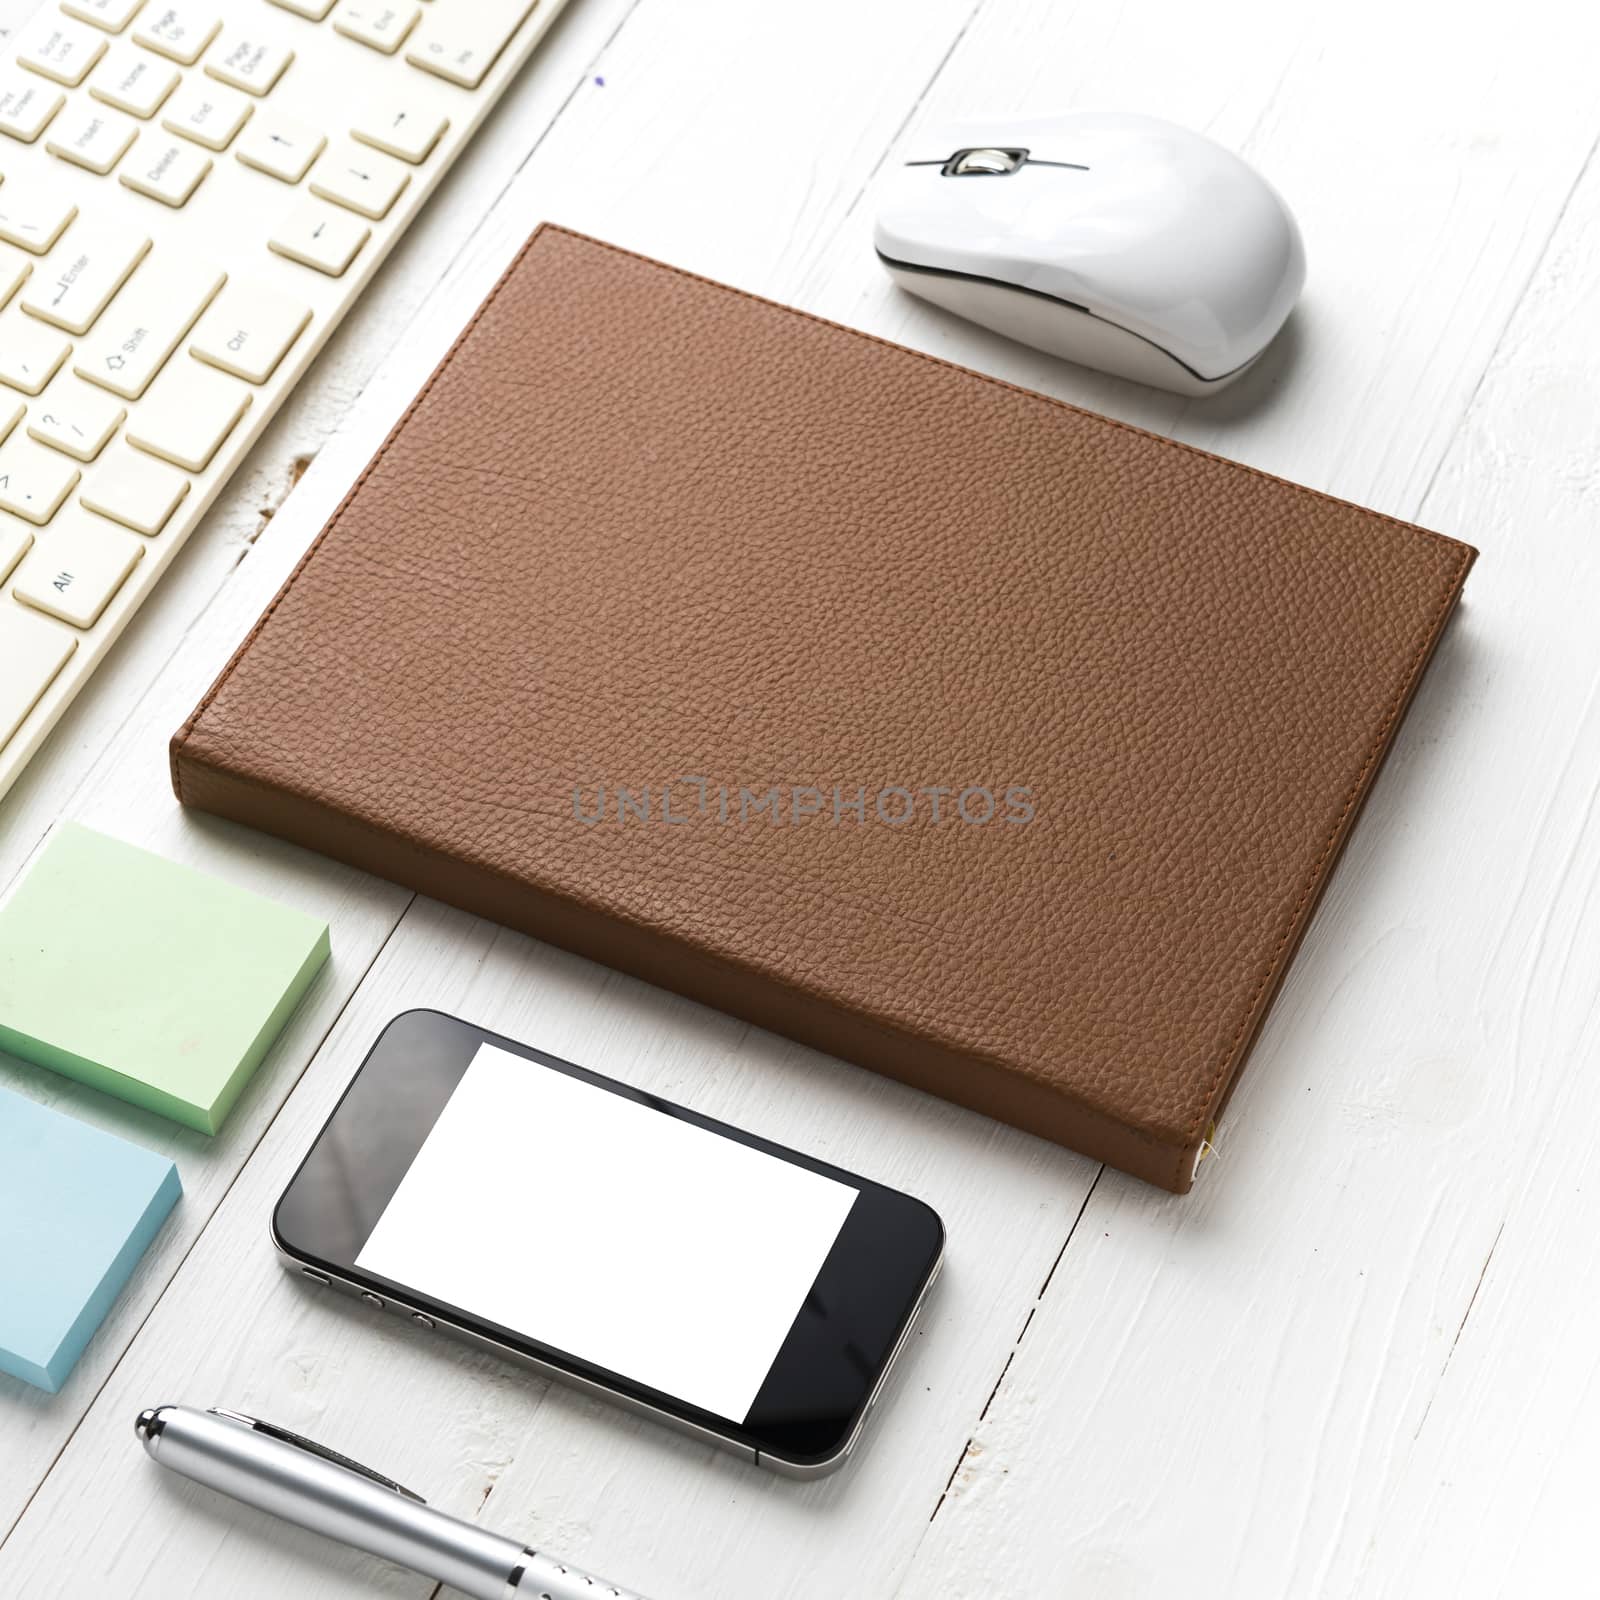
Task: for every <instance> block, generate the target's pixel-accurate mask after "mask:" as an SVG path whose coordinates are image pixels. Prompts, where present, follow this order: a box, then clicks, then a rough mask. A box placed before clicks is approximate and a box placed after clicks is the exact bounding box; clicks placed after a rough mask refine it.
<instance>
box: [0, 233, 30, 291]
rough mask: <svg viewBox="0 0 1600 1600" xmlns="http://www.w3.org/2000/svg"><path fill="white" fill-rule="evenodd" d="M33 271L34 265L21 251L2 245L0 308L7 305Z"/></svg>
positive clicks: (0, 246) (0, 249)
mask: <svg viewBox="0 0 1600 1600" xmlns="http://www.w3.org/2000/svg"><path fill="white" fill-rule="evenodd" d="M32 271H33V263H32V262H31V261H30V260H29V259H28V258H27V257H26V256H25V255H23V254H22V252H21V251H20V250H13V249H12V248H11V246H10V245H8V244H0V306H3V305H5V304H6V302H7V301H8V300H10V298H11V297H12V295H14V294H15V293H16V292H17V290H18V289H20V288H21V287H22V286H23V284H25V283H26V282H27V281H28V274H29V273H30V272H32Z"/></svg>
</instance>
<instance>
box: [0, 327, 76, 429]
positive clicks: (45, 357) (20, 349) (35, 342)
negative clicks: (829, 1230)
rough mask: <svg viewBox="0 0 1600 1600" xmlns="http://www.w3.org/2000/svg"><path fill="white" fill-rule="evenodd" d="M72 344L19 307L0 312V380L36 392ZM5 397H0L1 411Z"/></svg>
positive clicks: (65, 357) (57, 366)
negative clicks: (24, 313) (0, 398)
mask: <svg viewBox="0 0 1600 1600" xmlns="http://www.w3.org/2000/svg"><path fill="white" fill-rule="evenodd" d="M71 351H72V346H71V345H70V344H68V343H67V341H66V340H65V339H63V338H62V337H61V335H60V334H59V333H57V332H56V330H55V329H54V328H47V327H45V325H44V324H43V323H42V322H35V321H34V319H33V318H32V317H25V316H23V314H22V307H21V306H12V307H11V309H10V310H8V311H6V312H3V313H0V383H9V384H10V385H11V387H12V388H13V389H20V390H21V391H22V392H23V393H24V394H38V392H39V391H40V390H41V389H42V388H44V386H45V385H46V384H47V383H49V381H50V380H51V379H52V378H53V377H55V375H56V370H57V368H59V367H60V365H61V363H62V362H63V361H65V360H66V359H67V357H68V355H69V354H71ZM3 410H4V400H0V411H3Z"/></svg>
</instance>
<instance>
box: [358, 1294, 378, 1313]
mask: <svg viewBox="0 0 1600 1600" xmlns="http://www.w3.org/2000/svg"><path fill="white" fill-rule="evenodd" d="M361 1298H362V1299H363V1300H365V1301H366V1302H367V1304H368V1305H369V1306H371V1307H372V1309H373V1310H374V1311H382V1310H383V1301H381V1300H380V1299H379V1298H378V1297H377V1295H375V1294H363V1295H362V1296H361Z"/></svg>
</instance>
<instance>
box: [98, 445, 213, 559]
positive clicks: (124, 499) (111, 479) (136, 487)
mask: <svg viewBox="0 0 1600 1600" xmlns="http://www.w3.org/2000/svg"><path fill="white" fill-rule="evenodd" d="M188 492H189V480H188V479H187V478H186V477H184V475H183V474H182V473H181V472H177V471H175V470H174V469H173V468H171V467H169V466H167V465H166V464H165V463H164V462H161V461H154V460H152V459H151V458H150V457H149V456H147V455H143V454H141V453H140V452H139V451H137V450H130V449H129V448H128V446H127V445H125V444H117V445H113V446H112V447H111V449H110V450H109V451H108V452H107V453H106V456H105V458H104V460H102V461H101V463H100V464H99V466H97V467H96V468H95V470H94V471H93V472H91V473H90V474H89V476H88V479H87V480H86V481H85V483H84V486H83V489H82V491H81V492H80V493H79V495H78V499H79V500H80V501H81V502H82V503H83V504H84V505H86V506H88V508H89V509H90V510H91V511H98V512H99V513H100V515H101V516H102V517H110V518H112V519H113V520H114V521H116V522H120V523H121V524H122V525H123V527H125V528H132V529H133V531H134V532H135V533H143V534H147V535H149V536H151V537H153V536H154V535H156V534H158V533H160V532H161V530H162V529H163V528H164V527H166V525H167V520H168V518H170V517H171V515H172V513H173V512H174V511H176V510H177V509H178V507H179V505H180V504H182V501H183V497H184V496H185V495H186V494H188Z"/></svg>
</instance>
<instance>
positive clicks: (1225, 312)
mask: <svg viewBox="0 0 1600 1600" xmlns="http://www.w3.org/2000/svg"><path fill="white" fill-rule="evenodd" d="M908 156H909V159H907V160H906V161H905V162H904V163H903V164H902V165H901V166H899V167H898V168H897V169H896V170H895V171H894V173H893V174H892V175H891V177H890V179H889V180H888V182H887V184H886V186H885V193H884V198H883V203H882V206H881V208H880V210H879V213H878V222H877V229H876V234H875V240H876V244H877V247H878V254H879V256H880V257H881V258H882V261H883V264H884V266H885V267H886V268H887V269H888V270H889V272H890V273H891V275H892V276H893V277H894V279H895V280H896V282H898V283H899V284H900V285H901V286H902V287H903V288H906V289H909V290H910V291H911V293H912V294H916V295H921V296H922V298H923V299H925V300H931V301H933V302H934V303H935V304H937V305H941V306H944V307H946V308H947V309H948V310H951V311H954V312H956V313H958V314H959V315H961V316H963V317H967V318H970V319H971V320H972V321H973V322H977V323H981V324H982V325H983V326H984V327H986V328H993V329H994V330H995V331H996V332H997V333H1003V334H1006V335H1007V336H1008V337H1010V338H1013V339H1018V340H1021V342H1022V343H1024V344H1029V345H1033V346H1035V347H1036V348H1038V349H1040V350H1047V351H1049V352H1050V353H1051V354H1052V355H1058V356H1065V357H1066V358H1067V359H1068V360H1069V361H1078V362H1081V363H1082V364H1083V365H1084V366H1086V367H1096V368H1098V369H1100V370H1101V371H1102V372H1112V373H1115V374H1117V376H1119V377H1123V378H1133V379H1135V380H1136V381H1137V382H1139V383H1148V384H1153V385H1154V386H1155V387H1157V388H1159V389H1170V390H1172V391H1174V392H1176V393H1178V394H1186V395H1205V394H1214V393H1215V392H1217V391H1218V390H1220V389H1223V388H1225V387H1226V386H1227V385H1228V384H1230V383H1232V382H1233V381H1234V380H1235V379H1236V378H1239V377H1240V376H1242V375H1243V374H1244V373H1245V372H1247V371H1248V370H1249V368H1250V366H1251V364H1252V363H1253V362H1254V361H1255V360H1256V359H1257V358H1258V357H1259V356H1260V355H1261V353H1262V351H1264V350H1265V349H1266V347H1267V346H1268V344H1270V343H1271V341H1272V338H1273V336H1274V335H1275V334H1276V333H1277V332H1278V330H1279V329H1280V328H1281V327H1282V326H1283V324H1284V320H1285V319H1286V318H1287V317H1288V315H1289V312H1290V310H1291V309H1292V308H1293V306H1294V303H1295V301H1296V299H1297V298H1298V297H1299V294H1300V288H1301V285H1302V284H1303V283H1304V281H1305V250H1304V247H1303V246H1302V244H1301V242H1300V230H1299V228H1298V227H1297V226H1296V225H1295V220H1294V217H1293V216H1292V215H1291V213H1290V211H1289V208H1288V206H1286V205H1285V204H1284V203H1283V200H1282V199H1281V197H1280V196H1279V195H1278V193H1277V191H1276V190H1275V189H1274V188H1273V187H1272V185H1271V184H1269V183H1268V182H1267V181H1266V179H1265V178H1263V177H1262V176H1261V174H1260V173H1258V172H1257V171H1255V169H1254V168H1252V167H1250V166H1249V165H1247V164H1246V163H1245V162H1244V161H1242V160H1240V158H1239V157H1238V156H1236V155H1234V154H1233V152H1232V151H1230V150H1225V149H1223V148H1222V146H1221V145H1219V144H1216V143H1214V142H1213V141H1212V140H1210V139H1207V138H1205V137H1204V136H1203V135H1201V134H1198V133H1191V132H1190V131H1189V130H1188V129H1187V128H1179V127H1176V126H1174V125H1173V124H1172V123H1169V122H1162V121H1160V120H1159V119H1158V118H1155V117H1145V116H1135V115H1131V114H1127V113H1122V112H1100V111H1086V112H1080V113H1075V114H1073V115H1069V116H1062V117H1048V118H1037V119H1033V120H1026V119H1022V120H1019V119H1015V118H1013V119H1010V120H1006V119H1003V118H1002V119H998V120H990V121H985V122H982V123H970V124H965V125H958V126H954V127H949V128H945V129H935V130H932V131H930V132H929V133H927V134H923V135H919V136H918V137H917V138H916V139H915V140H914V141H913V147H912V149H911V150H910V151H909V152H908Z"/></svg>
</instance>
